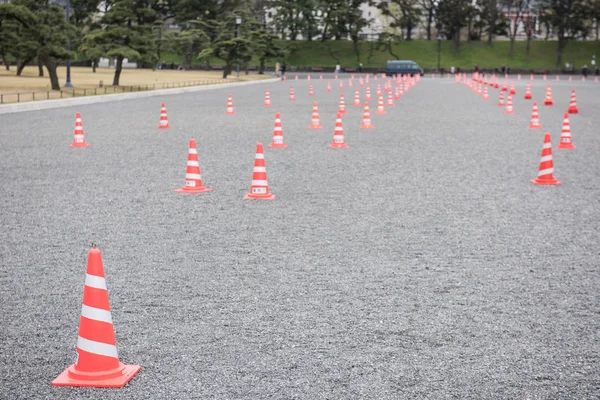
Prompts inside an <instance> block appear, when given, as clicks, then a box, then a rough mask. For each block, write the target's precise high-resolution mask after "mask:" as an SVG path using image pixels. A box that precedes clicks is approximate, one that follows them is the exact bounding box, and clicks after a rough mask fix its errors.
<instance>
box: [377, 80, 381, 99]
mask: <svg viewBox="0 0 600 400" xmlns="http://www.w3.org/2000/svg"><path fill="white" fill-rule="evenodd" d="M376 94H377V97H381V83H378V84H377V92H376Z"/></svg>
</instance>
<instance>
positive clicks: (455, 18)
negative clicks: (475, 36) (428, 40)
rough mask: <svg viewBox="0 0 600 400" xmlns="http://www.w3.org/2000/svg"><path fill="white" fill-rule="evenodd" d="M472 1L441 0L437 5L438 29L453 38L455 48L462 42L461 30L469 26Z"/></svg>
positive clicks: (449, 38)
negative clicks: (468, 19)
mask: <svg viewBox="0 0 600 400" xmlns="http://www.w3.org/2000/svg"><path fill="white" fill-rule="evenodd" d="M469 7H470V3H469V2H467V1H465V0H441V1H440V2H439V4H438V7H437V26H438V31H439V32H441V33H442V34H443V35H445V36H446V38H447V39H448V40H452V48H453V50H456V49H458V46H459V44H460V31H461V29H462V28H464V27H465V26H467V16H468V13H469Z"/></svg>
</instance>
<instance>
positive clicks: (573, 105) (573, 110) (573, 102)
mask: <svg viewBox="0 0 600 400" xmlns="http://www.w3.org/2000/svg"><path fill="white" fill-rule="evenodd" d="M567 112H568V113H569V114H579V109H578V108H577V100H576V98H575V89H572V90H571V100H570V101H569V109H568V110H567Z"/></svg>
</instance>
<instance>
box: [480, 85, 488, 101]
mask: <svg viewBox="0 0 600 400" xmlns="http://www.w3.org/2000/svg"><path fill="white" fill-rule="evenodd" d="M482 98H483V100H489V99H490V95H489V94H488V87H487V85H484V86H483V97H482Z"/></svg>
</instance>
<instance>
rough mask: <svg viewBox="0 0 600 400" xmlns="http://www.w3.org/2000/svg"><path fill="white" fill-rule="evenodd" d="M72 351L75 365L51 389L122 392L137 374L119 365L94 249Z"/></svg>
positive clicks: (136, 369) (135, 369) (135, 368)
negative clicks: (75, 345)
mask: <svg viewBox="0 0 600 400" xmlns="http://www.w3.org/2000/svg"><path fill="white" fill-rule="evenodd" d="M75 351H76V353H77V356H76V358H75V364H73V365H71V366H70V367H69V368H67V369H66V370H64V371H63V373H61V374H60V375H59V376H58V377H56V379H54V380H53V381H52V386H78V387H81V386H85V387H99V388H121V387H123V386H125V385H126V384H127V382H129V381H130V380H131V379H132V378H133V377H134V376H135V375H136V374H137V373H138V372H140V368H141V367H140V366H139V365H124V364H123V363H121V362H120V361H119V355H118V353H117V341H116V339H115V330H114V326H113V322H112V317H111V312H110V303H109V301H108V290H107V288H106V280H105V278H104V266H103V265H102V255H101V254H100V250H98V249H97V248H96V245H93V246H92V249H91V250H90V251H89V253H88V263H87V269H86V275H85V284H84V287H83V301H82V306H81V316H80V318H79V336H78V338H77V348H76V350H75Z"/></svg>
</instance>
